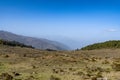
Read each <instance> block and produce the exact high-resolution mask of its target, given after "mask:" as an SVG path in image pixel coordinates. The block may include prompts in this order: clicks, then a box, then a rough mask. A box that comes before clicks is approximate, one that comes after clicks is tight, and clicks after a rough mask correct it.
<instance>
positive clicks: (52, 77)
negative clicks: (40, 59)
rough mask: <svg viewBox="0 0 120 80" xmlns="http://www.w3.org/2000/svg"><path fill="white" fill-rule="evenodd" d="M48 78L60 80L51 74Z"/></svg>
mask: <svg viewBox="0 0 120 80" xmlns="http://www.w3.org/2000/svg"><path fill="white" fill-rule="evenodd" d="M50 80H61V79H60V78H58V77H56V76H53V75H51V77H50Z"/></svg>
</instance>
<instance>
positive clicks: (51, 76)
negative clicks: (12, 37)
mask: <svg viewBox="0 0 120 80" xmlns="http://www.w3.org/2000/svg"><path fill="white" fill-rule="evenodd" d="M119 60H120V49H112V50H110V49H102V50H91V51H43V50H36V49H29V48H20V47H9V46H0V74H2V73H8V74H9V75H11V76H13V80H94V79H96V78H99V77H101V78H102V77H107V78H108V80H117V79H120V78H119V76H120V71H119V67H120V66H119V65H116V66H115V67H113V65H115V63H117V64H120V62H119ZM116 67H117V68H118V70H116V69H115V68H116ZM16 73H17V74H19V75H16Z"/></svg>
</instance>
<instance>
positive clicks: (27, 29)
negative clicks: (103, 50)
mask: <svg viewBox="0 0 120 80" xmlns="http://www.w3.org/2000/svg"><path fill="white" fill-rule="evenodd" d="M0 30H5V31H9V32H13V33H16V34H20V35H25V36H31V37H37V38H46V39H50V40H54V41H59V42H61V43H64V44H66V45H68V46H69V47H71V48H72V49H76V48H81V47H83V46H86V45H88V44H92V43H96V42H101V41H107V40H120V35H119V34H120V1H119V0H0Z"/></svg>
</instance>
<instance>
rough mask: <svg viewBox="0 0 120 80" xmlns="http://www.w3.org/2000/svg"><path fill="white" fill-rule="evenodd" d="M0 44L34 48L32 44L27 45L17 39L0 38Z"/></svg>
mask: <svg viewBox="0 0 120 80" xmlns="http://www.w3.org/2000/svg"><path fill="white" fill-rule="evenodd" d="M0 44H2V45H8V46H20V47H27V48H34V47H32V46H28V45H25V44H22V43H19V42H17V41H7V40H2V39H0Z"/></svg>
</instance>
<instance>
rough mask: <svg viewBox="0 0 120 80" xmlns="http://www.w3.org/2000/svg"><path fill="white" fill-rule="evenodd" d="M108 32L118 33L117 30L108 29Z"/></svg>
mask: <svg viewBox="0 0 120 80" xmlns="http://www.w3.org/2000/svg"><path fill="white" fill-rule="evenodd" d="M107 31H108V32H116V31H117V29H108V30H107Z"/></svg>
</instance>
